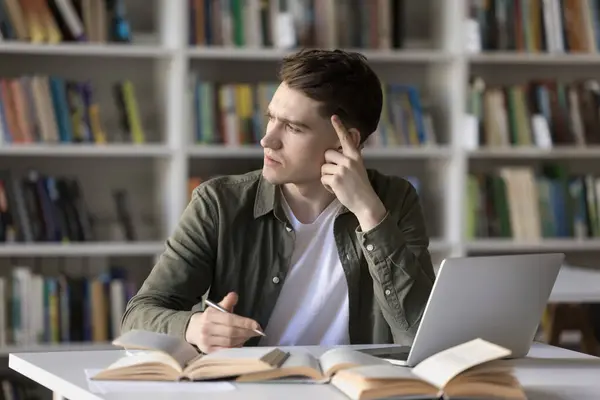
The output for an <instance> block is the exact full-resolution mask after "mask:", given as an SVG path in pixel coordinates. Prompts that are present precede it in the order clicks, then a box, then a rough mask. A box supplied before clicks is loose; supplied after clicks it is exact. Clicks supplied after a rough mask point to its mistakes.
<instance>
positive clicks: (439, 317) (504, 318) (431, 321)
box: [363, 253, 565, 367]
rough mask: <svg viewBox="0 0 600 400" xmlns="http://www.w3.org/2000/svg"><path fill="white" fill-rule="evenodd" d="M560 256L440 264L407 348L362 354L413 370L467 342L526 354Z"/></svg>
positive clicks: (514, 355) (469, 259)
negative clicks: (479, 340)
mask: <svg viewBox="0 0 600 400" xmlns="http://www.w3.org/2000/svg"><path fill="white" fill-rule="evenodd" d="M564 257H565V255H564V254H563V253H552V254H519V255H503V256H485V257H464V258H448V259H445V260H444V261H443V262H442V264H441V266H440V270H439V273H438V276H437V278H436V281H435V283H434V286H433V290H432V292H431V295H430V297H429V300H428V302H427V305H426V307H425V311H424V314H423V318H422V319H421V323H420V325H419V328H418V330H417V334H416V336H415V340H414V341H413V344H412V346H411V347H406V346H395V347H393V348H389V347H388V348H387V349H386V348H382V347H379V348H373V349H365V350H363V351H364V352H366V353H369V354H373V355H376V356H378V357H382V358H386V359H389V360H390V361H392V362H393V363H394V364H398V365H407V366H409V367H414V366H415V365H417V364H418V363H420V362H421V361H423V360H424V359H426V358H427V357H429V356H432V355H434V354H436V353H438V352H440V351H442V350H445V349H447V348H450V347H452V346H455V345H458V344H461V343H464V342H466V341H469V340H471V339H475V338H482V339H485V340H487V341H490V342H493V343H496V344H498V345H500V346H503V347H506V348H508V349H509V350H511V352H512V354H511V355H510V358H519V357H523V356H525V355H526V354H527V353H528V352H529V349H530V346H531V343H532V342H533V339H534V336H535V334H536V331H537V328H538V325H539V322H540V320H541V318H542V314H543V311H544V308H545V307H546V304H547V302H548V298H549V296H550V293H551V291H552V287H553V286H554V282H555V281H556V277H557V275H558V272H559V270H560V267H561V265H562V263H563V260H564Z"/></svg>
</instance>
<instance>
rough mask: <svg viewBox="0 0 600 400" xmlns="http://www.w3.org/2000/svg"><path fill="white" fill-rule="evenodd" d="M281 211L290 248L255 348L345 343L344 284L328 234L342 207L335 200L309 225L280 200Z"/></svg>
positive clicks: (331, 239) (345, 292) (334, 248)
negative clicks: (291, 234) (280, 283)
mask: <svg viewBox="0 0 600 400" xmlns="http://www.w3.org/2000/svg"><path fill="white" fill-rule="evenodd" d="M282 198H283V196H282ZM283 207H284V210H285V212H286V214H287V217H288V219H289V221H290V223H291V224H292V226H293V229H294V232H295V234H296V241H295V247H294V252H293V254H292V259H291V265H290V269H289V271H288V273H287V276H286V279H285V281H284V283H283V287H282V288H281V293H280V295H279V298H278V300H277V304H276V305H275V308H274V310H273V313H272V315H271V318H270V320H269V323H268V325H267V327H266V329H265V333H266V334H267V336H266V337H263V338H261V342H260V344H261V345H264V346H296V345H298V346H302V345H304V346H305V345H340V344H348V343H349V342H350V339H349V335H348V315H349V310H348V284H347V282H346V276H345V274H344V269H343V267H342V263H341V262H340V258H339V255H338V252H337V247H336V244H335V239H334V236H333V224H334V221H335V217H336V214H337V212H338V210H339V208H340V207H341V204H340V202H339V201H338V200H337V199H335V200H334V201H333V202H332V203H331V204H329V206H327V208H326V209H325V210H323V212H322V213H321V214H320V215H319V216H318V217H317V219H316V220H315V221H314V222H313V223H311V224H302V223H301V222H299V221H298V220H297V219H296V217H295V216H294V214H293V212H292V211H291V209H290V207H289V205H288V204H287V202H286V201H285V199H283Z"/></svg>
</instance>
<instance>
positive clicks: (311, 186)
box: [281, 181, 335, 224]
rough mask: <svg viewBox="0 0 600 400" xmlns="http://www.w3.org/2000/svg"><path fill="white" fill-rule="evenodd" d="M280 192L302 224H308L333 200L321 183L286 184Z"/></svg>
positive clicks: (333, 196) (332, 196)
mask: <svg viewBox="0 0 600 400" xmlns="http://www.w3.org/2000/svg"><path fill="white" fill-rule="evenodd" d="M281 191H282V193H283V195H284V196H285V200H286V202H287V203H288V205H289V206H290V208H291V209H292V212H293V213H294V215H295V216H296V218H297V219H298V221H300V222H302V223H303V224H310V223H311V222H313V221H314V220H315V219H317V217H318V216H319V215H320V214H321V213H322V212H323V210H324V209H325V208H327V206H328V205H329V204H331V202H332V201H333V200H334V199H335V195H333V194H332V193H329V192H328V191H327V189H325V188H324V187H323V184H322V183H321V181H317V182H314V183H303V184H294V183H287V184H285V185H283V186H282V188H281Z"/></svg>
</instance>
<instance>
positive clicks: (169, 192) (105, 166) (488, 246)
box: [0, 0, 600, 354]
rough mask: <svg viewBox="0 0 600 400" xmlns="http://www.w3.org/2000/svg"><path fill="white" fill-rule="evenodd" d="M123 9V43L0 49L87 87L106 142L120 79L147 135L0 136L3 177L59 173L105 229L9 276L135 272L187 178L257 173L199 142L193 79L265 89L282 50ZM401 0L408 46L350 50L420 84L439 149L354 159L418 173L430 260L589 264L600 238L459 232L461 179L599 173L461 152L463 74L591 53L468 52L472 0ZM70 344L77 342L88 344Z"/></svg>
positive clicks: (175, 10) (523, 150) (170, 11)
mask: <svg viewBox="0 0 600 400" xmlns="http://www.w3.org/2000/svg"><path fill="white" fill-rule="evenodd" d="M125 4H126V5H127V7H128V10H127V15H128V18H129V19H130V21H131V25H132V31H133V34H132V38H133V41H132V42H131V43H73V42H68V43H58V44H43V43H36V44H33V43H27V42H26V41H9V40H4V41H0V58H1V59H2V63H1V64H0V78H2V77H18V76H23V75H27V74H42V75H60V76H64V77H68V78H69V79H76V80H90V81H91V82H92V84H93V86H94V90H95V92H94V95H97V101H98V104H99V106H100V110H101V115H102V117H103V120H102V121H103V122H105V123H106V125H105V130H106V133H107V135H108V136H110V137H112V136H113V131H117V130H119V129H120V128H119V125H118V121H119V118H120V117H119V111H118V109H116V107H115V105H114V103H115V100H114V96H113V93H112V92H111V89H110V88H111V87H112V85H113V84H114V82H115V81H116V80H117V79H129V80H131V82H132V83H133V84H134V87H135V91H136V98H137V103H138V107H139V113H140V119H141V122H142V125H143V127H144V131H145V135H146V137H145V140H144V141H142V142H140V143H133V142H132V141H127V140H123V139H122V138H119V140H112V139H111V140H109V141H108V142H107V143H103V144H97V143H52V144H49V143H28V144H12V143H2V142H0V170H10V171H11V173H14V174H16V175H18V176H24V175H25V174H26V173H27V171H29V170H30V169H35V170H38V171H40V172H42V173H44V174H50V175H53V176H57V177H60V176H75V177H77V179H78V180H79V182H80V185H81V189H82V192H83V193H84V196H85V201H86V204H87V206H88V208H89V210H90V211H91V212H92V213H93V214H94V215H95V216H96V217H97V220H98V221H99V225H100V228H98V229H99V230H100V232H101V233H100V234H99V235H98V237H97V239H95V240H91V241H84V242H75V243H69V244H61V243H46V242H43V243H38V242H34V243H6V244H3V243H0V266H2V267H6V268H5V270H6V271H8V270H9V267H10V266H13V265H32V266H34V268H35V269H36V270H37V271H38V272H39V271H42V272H43V271H44V268H45V262H46V260H49V261H48V262H49V263H53V264H56V263H59V264H61V263H64V264H68V265H69V268H74V269H77V268H78V265H84V266H83V267H81V269H83V270H85V271H89V270H90V267H89V265H88V264H89V263H92V264H94V268H98V269H99V270H102V268H105V267H108V266H110V265H113V264H118V265H121V266H125V268H126V269H127V271H135V273H136V274H137V275H138V276H139V277H142V278H143V276H144V274H145V273H147V272H148V271H149V268H150V267H151V266H152V264H153V262H154V258H155V257H156V256H157V255H158V254H160V252H161V251H162V248H163V246H164V243H163V241H164V239H165V238H166V236H167V235H168V234H169V233H170V232H171V231H172V230H173V228H174V227H175V226H176V224H177V222H178V220H179V217H180V215H181V213H182V212H183V209H184V208H185V206H186V204H187V200H188V179H189V178H192V177H195V176H204V177H206V176H210V175H214V174H227V173H242V172H245V171H247V170H250V169H254V168H260V166H261V163H262V152H261V150H260V148H259V147H257V146H256V145H239V146H227V145H219V144H199V143H197V141H196V140H195V135H194V120H195V114H196V113H195V111H194V105H193V100H192V99H193V93H192V91H193V85H192V83H191V82H193V80H192V78H194V77H195V78H198V77H199V78H201V79H202V80H203V81H222V82H243V83H256V82H264V81H273V80H274V77H275V71H276V67H277V62H278V61H279V60H280V59H281V57H283V56H284V55H285V54H287V53H289V52H290V51H291V50H288V49H277V48H260V47H256V48H246V47H236V46H228V47H226V46H198V45H193V44H189V42H188V39H189V35H188V27H189V24H190V21H189V13H188V8H187V5H188V2H187V1H184V0H153V1H150V2H148V1H147V0H126V2H125ZM332 4H333V3H332ZM404 4H405V16H404V21H405V38H406V41H405V44H404V46H403V47H402V48H400V49H386V50H373V49H364V50H363V49H357V50H358V51H361V52H362V53H363V54H365V55H366V56H367V57H368V59H369V61H370V62H371V64H372V65H373V67H374V69H375V70H376V71H377V72H378V74H379V75H380V77H381V78H382V80H384V81H385V82H390V83H396V84H411V85H415V86H416V87H418V88H419V91H420V94H421V95H422V96H423V98H424V99H426V100H427V102H428V104H429V105H430V107H431V110H432V119H433V125H434V127H435V136H436V142H435V144H428V145H420V146H384V147H368V148H366V149H365V150H364V156H365V160H366V163H367V165H368V166H369V167H375V168H379V169H381V170H382V171H384V172H388V173H392V174H400V175H403V176H414V177H417V178H418V179H419V185H420V192H421V198H422V201H423V207H424V210H425V215H426V220H427V225H428V229H429V233H430V236H431V246H430V250H431V252H432V255H433V258H434V262H435V263H436V264H439V263H440V262H441V260H442V259H443V258H445V257H450V256H464V255H478V254H502V253H508V252H514V251H519V252H532V251H555V250H558V251H565V252H567V253H568V254H569V255H571V254H573V255H574V257H576V259H577V260H578V261H580V260H589V261H590V263H593V260H594V258H595V257H596V255H597V253H598V252H600V241H599V240H598V239H595V238H585V239H575V238H573V239H569V238H560V239H553V238H544V239H541V240H538V241H515V240H511V239H505V238H469V237H467V235H466V225H467V224H466V219H467V212H466V210H465V204H466V203H467V200H468V198H467V187H468V177H469V174H470V173H471V172H476V171H479V170H482V171H488V170H492V169H493V168H497V167H501V166H504V165H513V164H516V165H534V166H536V165H538V164H539V163H541V162H545V161H556V162H561V163H569V164H571V163H575V164H576V166H577V168H579V171H580V172H585V171H588V170H589V171H591V172H594V171H595V170H599V169H598V166H600V164H598V165H597V164H596V163H597V161H596V160H598V159H599V158H598V156H600V147H594V146H560V147H558V146H557V147H554V148H551V149H542V148H538V147H533V146H530V147H526V146H519V147H515V146H507V147H485V146H479V147H477V148H471V147H469V146H466V145H465V135H466V134H467V133H468V129H469V126H468V123H467V117H466V112H467V100H468V94H469V93H468V88H469V77H470V76H471V75H473V74H475V75H479V76H483V77H484V78H485V79H486V83H487V82H489V83H490V84H498V85H509V84H517V83H522V82H526V81H527V80H530V79H532V78H534V77H544V78H548V77H550V78H553V77H558V78H560V79H563V78H564V79H567V80H572V79H575V78H581V77H598V68H597V67H598V64H600V56H598V55H597V54H595V53H590V54H564V53H563V54H547V53H535V54H530V53H525V52H515V51H507V50H499V51H494V50H485V51H480V52H476V53H474V52H472V51H469V49H468V47H469V46H470V42H469V39H467V30H468V29H469V26H471V25H472V24H468V23H467V18H468V17H469V11H468V7H467V6H468V5H469V4H470V2H469V0H426V1H420V2H413V1H405V2H404ZM580 158H581V159H583V161H581V160H579V159H580ZM599 172H600V171H599ZM598 175H600V173H599V174H598ZM117 188H119V189H126V190H127V193H128V195H129V198H128V202H129V204H130V207H131V210H132V218H133V223H134V226H135V227H136V231H137V232H136V233H137V235H136V239H135V240H127V239H126V238H125V237H124V235H125V234H124V233H123V232H122V229H121V226H120V224H119V221H118V216H117V213H116V210H115V201H114V198H113V197H112V190H113V189H117ZM596 259H597V258H596ZM90 260H92V261H90ZM52 268H54V265H53V266H52ZM5 273H6V272H5ZM11 346H12V345H11ZM35 346H47V347H41V348H53V347H54V348H69V346H70V344H68V343H58V344H53V343H49V344H47V345H46V344H43V343H42V344H36V345H31V348H40V347H35ZM73 346H77V347H73V348H86V344H85V343H73ZM97 346H104V344H103V342H101V343H100V344H98V345H97V344H94V343H90V344H89V348H98V347H97ZM12 348H17V347H10V346H5V347H4V348H2V346H0V353H1V354H4V353H6V352H7V351H10V349H12ZM18 348H27V346H19V347H18Z"/></svg>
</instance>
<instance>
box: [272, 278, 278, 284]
mask: <svg viewBox="0 0 600 400" xmlns="http://www.w3.org/2000/svg"><path fill="white" fill-rule="evenodd" d="M273 283H275V284H278V283H279V277H277V276H274V277H273Z"/></svg>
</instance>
